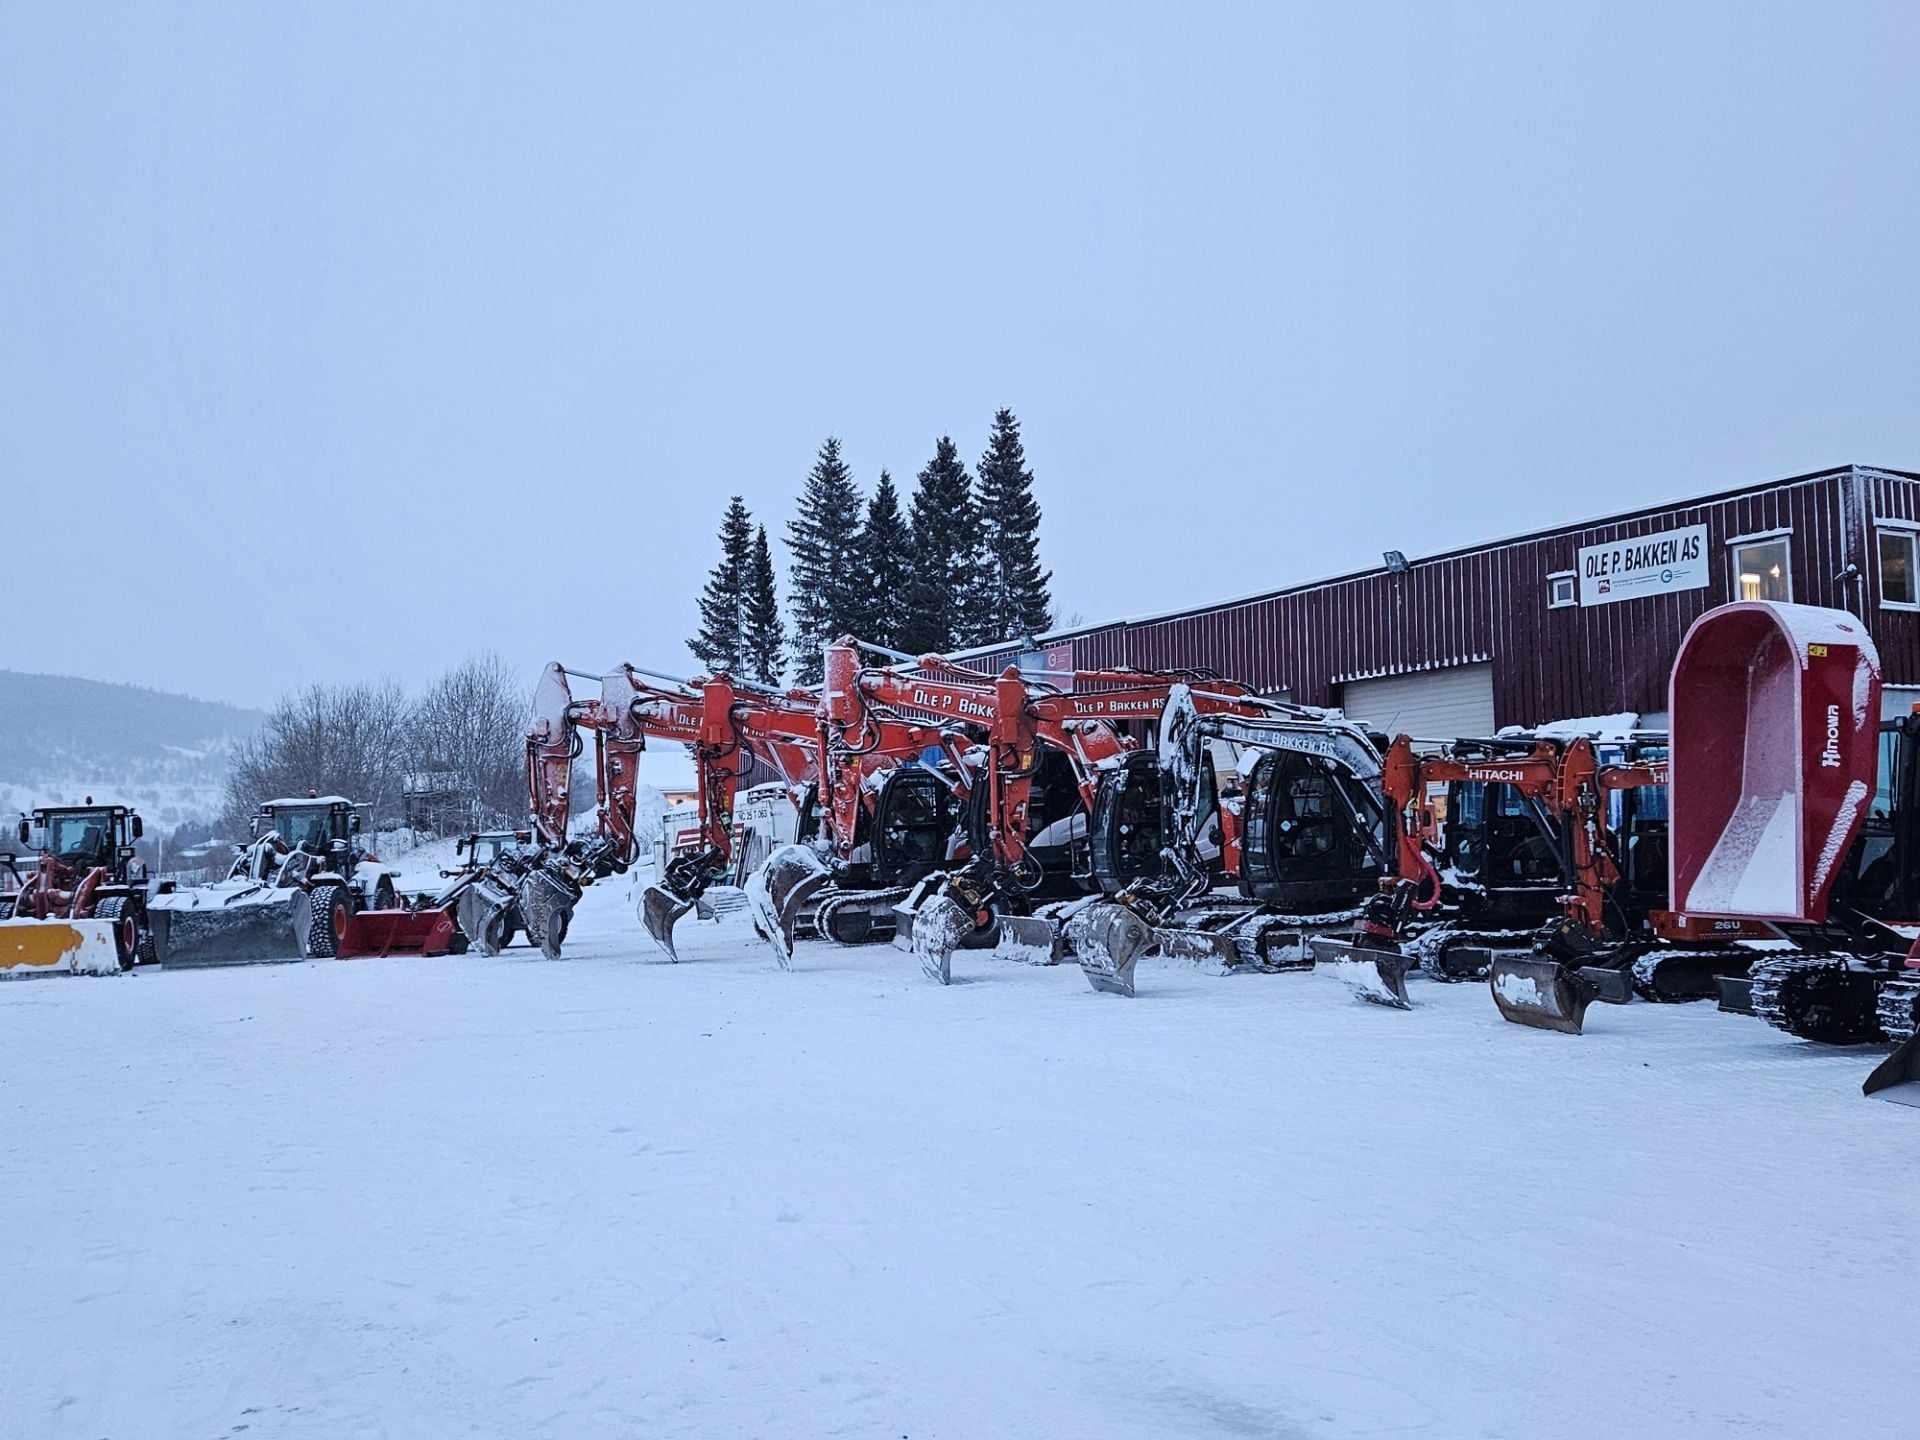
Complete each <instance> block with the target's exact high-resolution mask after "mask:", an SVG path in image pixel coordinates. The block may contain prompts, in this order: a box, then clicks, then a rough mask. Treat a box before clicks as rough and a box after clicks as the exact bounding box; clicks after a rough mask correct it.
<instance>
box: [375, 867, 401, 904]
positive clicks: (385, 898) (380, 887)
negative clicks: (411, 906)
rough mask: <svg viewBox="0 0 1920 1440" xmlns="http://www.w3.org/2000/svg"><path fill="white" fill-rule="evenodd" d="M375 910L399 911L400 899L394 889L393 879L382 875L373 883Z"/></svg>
mask: <svg viewBox="0 0 1920 1440" xmlns="http://www.w3.org/2000/svg"><path fill="white" fill-rule="evenodd" d="M373 908H374V909H375V910H397V909H399V908H400V897H399V895H398V894H396V893H395V891H394V888H393V877H392V876H391V875H382V876H381V877H380V878H379V879H378V880H376V881H374V883H373Z"/></svg>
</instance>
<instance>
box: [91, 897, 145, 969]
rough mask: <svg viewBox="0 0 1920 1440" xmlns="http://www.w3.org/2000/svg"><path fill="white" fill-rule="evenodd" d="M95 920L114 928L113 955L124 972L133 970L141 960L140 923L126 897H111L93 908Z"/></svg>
mask: <svg viewBox="0 0 1920 1440" xmlns="http://www.w3.org/2000/svg"><path fill="white" fill-rule="evenodd" d="M93 918H94V919H96V920H105V921H107V922H108V923H109V924H111V925H112V926H113V954H114V958H115V959H116V960H118V961H119V962H120V968H121V969H122V970H131V969H133V967H134V965H135V963H136V962H137V961H138V960H139V958H140V922H139V920H138V919H137V918H136V917H135V916H134V914H133V913H132V907H131V906H130V905H129V904H128V901H127V897H126V896H124V895H109V896H108V897H107V898H106V899H104V900H102V901H101V902H100V903H99V904H98V905H96V906H94V907H93Z"/></svg>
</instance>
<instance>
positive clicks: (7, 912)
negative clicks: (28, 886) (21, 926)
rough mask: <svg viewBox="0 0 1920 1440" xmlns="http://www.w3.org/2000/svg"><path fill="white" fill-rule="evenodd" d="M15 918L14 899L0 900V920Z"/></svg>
mask: <svg viewBox="0 0 1920 1440" xmlns="http://www.w3.org/2000/svg"><path fill="white" fill-rule="evenodd" d="M11 919H13V901H11V900H0V920H11Z"/></svg>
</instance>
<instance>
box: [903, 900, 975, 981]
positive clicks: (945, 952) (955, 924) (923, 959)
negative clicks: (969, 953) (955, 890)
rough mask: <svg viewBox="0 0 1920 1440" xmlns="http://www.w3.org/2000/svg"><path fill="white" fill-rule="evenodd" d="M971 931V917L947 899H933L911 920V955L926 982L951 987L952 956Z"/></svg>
mask: <svg viewBox="0 0 1920 1440" xmlns="http://www.w3.org/2000/svg"><path fill="white" fill-rule="evenodd" d="M973 931H974V923H973V917H972V916H971V915H969V914H968V913H967V911H966V907H965V906H963V905H961V904H960V903H959V902H958V901H957V900H954V899H953V898H951V897H950V896H946V895H935V896H933V897H932V898H930V899H928V900H927V901H926V902H925V903H923V904H922V905H921V906H920V909H919V910H918V911H917V912H916V913H915V915H914V920H913V941H912V944H913V953H914V955H915V957H916V958H917V959H918V960H919V961H920V969H921V970H922V971H923V972H925V974H926V977H927V978H928V979H929V980H934V981H938V982H939V983H940V984H942V985H950V984H952V983H953V952H954V951H955V950H957V949H959V948H960V946H961V944H962V942H964V941H965V940H966V939H967V937H968V936H969V935H970V934H972V933H973Z"/></svg>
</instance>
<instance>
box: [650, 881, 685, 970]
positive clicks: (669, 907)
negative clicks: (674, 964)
mask: <svg viewBox="0 0 1920 1440" xmlns="http://www.w3.org/2000/svg"><path fill="white" fill-rule="evenodd" d="M693 906H694V902H693V901H692V900H689V899H687V898H686V897H685V896H682V895H676V894H675V893H674V892H673V891H671V890H669V889H668V888H667V887H666V886H664V885H648V886H646V887H645V888H644V889H642V890H641V892H640V923H641V924H642V925H645V926H646V927H647V934H649V935H651V936H652V937H653V943H654V944H656V945H658V946H659V947H660V948H661V949H662V950H664V951H666V952H667V954H668V955H669V956H670V957H671V958H672V959H674V960H678V959H679V958H680V952H679V951H678V950H676V949H674V947H673V927H674V926H675V925H677V924H679V923H680V917H681V916H683V915H685V914H686V913H687V912H688V911H689V910H691V909H693Z"/></svg>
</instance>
